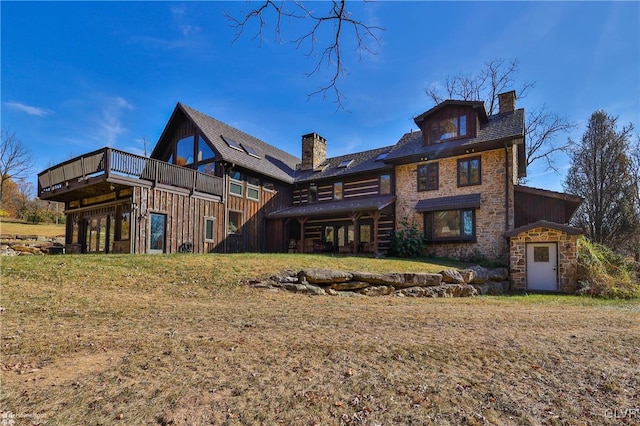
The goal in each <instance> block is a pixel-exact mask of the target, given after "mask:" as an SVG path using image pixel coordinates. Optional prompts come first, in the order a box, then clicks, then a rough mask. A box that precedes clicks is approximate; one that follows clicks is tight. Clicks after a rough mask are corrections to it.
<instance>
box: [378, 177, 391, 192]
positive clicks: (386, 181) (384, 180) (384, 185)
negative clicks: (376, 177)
mask: <svg viewBox="0 0 640 426" xmlns="http://www.w3.org/2000/svg"><path fill="white" fill-rule="evenodd" d="M387 194H391V175H388V174H384V175H380V195H387Z"/></svg>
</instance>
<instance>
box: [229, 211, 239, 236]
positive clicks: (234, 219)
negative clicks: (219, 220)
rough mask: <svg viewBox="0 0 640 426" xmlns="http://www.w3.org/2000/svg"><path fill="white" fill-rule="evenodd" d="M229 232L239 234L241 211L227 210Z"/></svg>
mask: <svg viewBox="0 0 640 426" xmlns="http://www.w3.org/2000/svg"><path fill="white" fill-rule="evenodd" d="M228 230H229V234H241V233H242V231H241V230H242V213H241V212H235V211H230V212H229V229H228Z"/></svg>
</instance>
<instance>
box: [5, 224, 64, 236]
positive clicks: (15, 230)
mask: <svg viewBox="0 0 640 426" xmlns="http://www.w3.org/2000/svg"><path fill="white" fill-rule="evenodd" d="M64 233H65V225H64V224H59V225H56V224H54V223H39V224H32V223H17V222H7V221H6V220H0V234H2V235H14V236H15V235H37V236H41V237H64Z"/></svg>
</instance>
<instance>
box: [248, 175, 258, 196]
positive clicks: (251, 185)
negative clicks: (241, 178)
mask: <svg viewBox="0 0 640 426" xmlns="http://www.w3.org/2000/svg"><path fill="white" fill-rule="evenodd" d="M247 198H249V199H251V200H255V201H258V200H259V199H260V179H258V178H256V177H253V176H247Z"/></svg>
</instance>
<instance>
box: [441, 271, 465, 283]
mask: <svg viewBox="0 0 640 426" xmlns="http://www.w3.org/2000/svg"><path fill="white" fill-rule="evenodd" d="M440 275H442V282H443V283H447V284H460V283H463V282H464V278H463V277H462V274H461V273H460V272H459V271H458V270H456V269H447V270H444V271H441V272H440Z"/></svg>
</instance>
